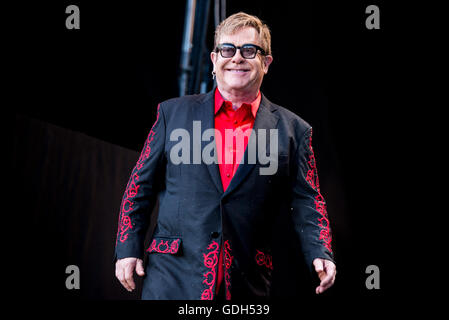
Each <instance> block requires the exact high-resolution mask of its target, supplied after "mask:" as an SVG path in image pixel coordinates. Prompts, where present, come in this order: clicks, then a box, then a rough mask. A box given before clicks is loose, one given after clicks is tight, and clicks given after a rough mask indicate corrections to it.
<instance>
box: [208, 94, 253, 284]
mask: <svg viewBox="0 0 449 320" xmlns="http://www.w3.org/2000/svg"><path fill="white" fill-rule="evenodd" d="M260 100H261V94H260V91H259V93H258V95H257V97H256V99H255V100H254V101H253V102H251V104H247V103H243V104H242V105H241V106H240V107H239V108H237V109H234V107H233V105H232V102H230V101H226V100H224V99H223V97H222V96H221V93H220V91H218V88H217V89H215V129H216V130H218V131H219V132H220V135H218V134H217V135H216V137H215V141H216V144H217V158H218V166H219V169H220V176H221V182H222V184H223V191H226V189H227V188H228V186H229V184H230V182H231V180H232V177H233V176H234V174H235V172H236V171H237V168H238V166H239V163H240V162H241V159H242V156H243V153H244V152H245V149H246V146H247V145H248V139H249V137H250V135H251V132H252V129H253V126H254V120H255V119H256V114H257V110H258V109H259V105H260ZM220 136H221V137H220ZM220 138H221V139H220ZM245 161H248V159H245ZM222 281H223V249H222V248H221V249H220V258H219V262H218V278H217V286H216V290H215V292H216V293H218V290H219V288H220V285H221V283H222Z"/></svg>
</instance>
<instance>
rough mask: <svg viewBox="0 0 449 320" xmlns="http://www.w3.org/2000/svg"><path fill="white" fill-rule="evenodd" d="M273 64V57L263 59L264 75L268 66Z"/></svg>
mask: <svg viewBox="0 0 449 320" xmlns="http://www.w3.org/2000/svg"><path fill="white" fill-rule="evenodd" d="M272 62H273V56H271V55H268V56H265V57H264V60H263V71H264V72H265V74H267V73H268V67H269V66H270V64H271V63H272Z"/></svg>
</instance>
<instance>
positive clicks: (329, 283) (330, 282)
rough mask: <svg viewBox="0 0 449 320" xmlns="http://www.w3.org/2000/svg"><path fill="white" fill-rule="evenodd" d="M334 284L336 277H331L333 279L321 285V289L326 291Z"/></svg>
mask: <svg viewBox="0 0 449 320" xmlns="http://www.w3.org/2000/svg"><path fill="white" fill-rule="evenodd" d="M333 285H334V279H331V281H329V282H328V283H327V284H326V285H324V286H320V291H321V292H324V291H326V290H327V289H329V288H330V287H332V286H333Z"/></svg>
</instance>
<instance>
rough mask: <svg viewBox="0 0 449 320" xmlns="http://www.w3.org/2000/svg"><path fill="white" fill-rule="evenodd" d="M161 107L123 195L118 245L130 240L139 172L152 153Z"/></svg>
mask: <svg viewBox="0 0 449 320" xmlns="http://www.w3.org/2000/svg"><path fill="white" fill-rule="evenodd" d="M159 107H160V105H158V107H157V116H156V121H155V122H154V124H153V126H152V127H151V130H150V133H149V134H148V137H147V140H146V141H145V145H144V147H143V150H142V152H141V154H140V157H139V160H137V163H136V165H135V166H134V169H133V171H132V173H131V177H130V179H129V181H128V184H127V185H126V189H125V193H124V195H123V199H122V204H121V205H120V214H119V222H118V231H117V238H116V245H117V241H118V240H120V242H125V241H126V239H128V232H129V229H132V228H133V226H132V222H131V218H130V217H129V212H131V211H133V210H134V208H133V205H134V202H133V198H134V197H135V196H136V195H137V193H138V192H139V187H140V186H139V185H138V181H139V178H140V176H139V171H140V169H142V167H143V165H144V163H145V160H147V159H148V157H149V156H150V153H151V145H150V143H151V142H152V141H153V139H154V131H153V128H154V126H155V125H156V123H157V122H158V120H159Z"/></svg>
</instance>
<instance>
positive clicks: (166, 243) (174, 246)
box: [146, 237, 182, 254]
mask: <svg viewBox="0 0 449 320" xmlns="http://www.w3.org/2000/svg"><path fill="white" fill-rule="evenodd" d="M181 242H182V241H181V238H176V237H153V240H152V241H151V244H150V246H149V247H148V249H147V250H146V252H148V253H152V252H158V253H168V254H177V253H178V252H180V248H181Z"/></svg>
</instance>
